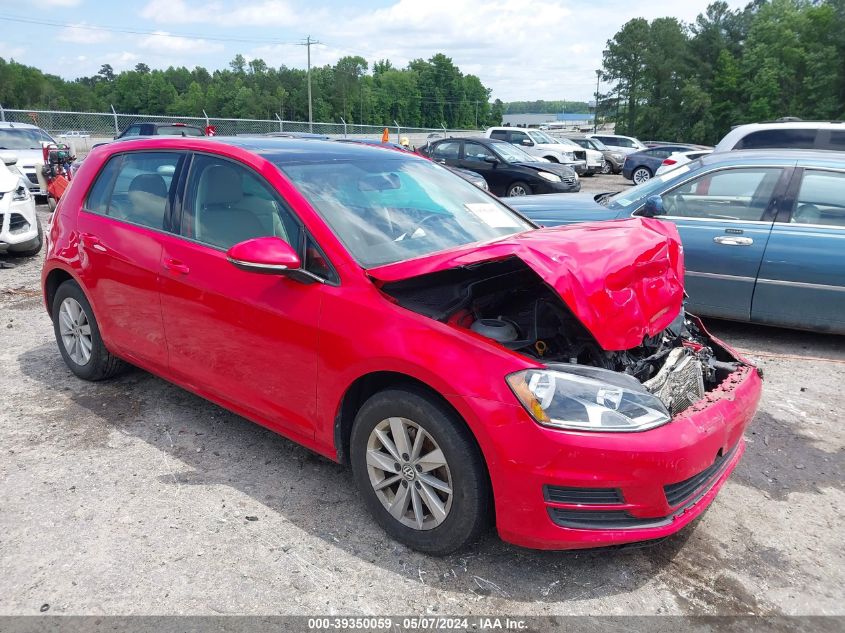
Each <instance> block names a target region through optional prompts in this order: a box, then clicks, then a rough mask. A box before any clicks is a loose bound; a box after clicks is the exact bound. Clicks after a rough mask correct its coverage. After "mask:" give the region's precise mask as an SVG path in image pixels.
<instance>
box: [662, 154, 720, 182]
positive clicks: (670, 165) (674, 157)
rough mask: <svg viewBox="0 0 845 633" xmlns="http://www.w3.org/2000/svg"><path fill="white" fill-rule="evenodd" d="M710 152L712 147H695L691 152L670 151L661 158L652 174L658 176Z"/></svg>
mask: <svg viewBox="0 0 845 633" xmlns="http://www.w3.org/2000/svg"><path fill="white" fill-rule="evenodd" d="M712 153H713V150H712V149H697V150H693V151H691V152H672V153H671V154H669V156H667V157H666V158H664V159H663V162H662V163H660V167H658V168H657V171H656V172H654V175H655V176H660V175H661V174H665V173H666V172H667V171H672V170H673V169H675V168H677V167H680V166H681V165H686V164H687V163H689V162H692V161H694V160H695V159H697V158H701V157H702V156H707V154H712Z"/></svg>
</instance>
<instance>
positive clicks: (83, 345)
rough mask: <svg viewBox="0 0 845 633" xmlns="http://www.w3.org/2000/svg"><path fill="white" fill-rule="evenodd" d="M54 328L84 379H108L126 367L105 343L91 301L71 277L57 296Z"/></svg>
mask: <svg viewBox="0 0 845 633" xmlns="http://www.w3.org/2000/svg"><path fill="white" fill-rule="evenodd" d="M53 331H54V332H55V334H56V343H58V345H59V352H61V355H62V358H63V359H64V361H65V364H66V365H67V366H68V367H69V368H70V370H71V371H72V372H73V373H74V374H76V375H77V376H78V377H79V378H82V379H83V380H91V381H96V380H104V379H105V378H110V377H112V376H114V375H115V374H117V373H118V372H119V371H120V370H121V369H123V367H124V363H123V361H122V360H120V359H119V358H117V357H116V356H114V355H113V354H111V353H110V352H109V351H108V350H107V349H106V346H105V345H104V344H103V339H102V337H101V336H100V328H99V327H98V326H97V319H96V318H95V317H94V311H93V310H92V309H91V304H90V303H89V302H88V298H87V297H86V296H85V293H84V292H82V288H80V287H79V284H78V283H76V282H75V281H73V280H68V281H66V282H64V283H63V284H62V285H61V286H59V288H58V290H56V295H55V297H54V298H53Z"/></svg>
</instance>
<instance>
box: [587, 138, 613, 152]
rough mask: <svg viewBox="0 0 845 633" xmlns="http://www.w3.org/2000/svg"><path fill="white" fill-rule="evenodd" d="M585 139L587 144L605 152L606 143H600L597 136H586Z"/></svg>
mask: <svg viewBox="0 0 845 633" xmlns="http://www.w3.org/2000/svg"><path fill="white" fill-rule="evenodd" d="M586 141H587V145H588V146H590V147H593V148H594V149H597V150H598V151H600V152H606V151H607V149H608V148H607V145H605V144H604V143H602V142H601V141H600V140H598V139H597V138H588V139H586Z"/></svg>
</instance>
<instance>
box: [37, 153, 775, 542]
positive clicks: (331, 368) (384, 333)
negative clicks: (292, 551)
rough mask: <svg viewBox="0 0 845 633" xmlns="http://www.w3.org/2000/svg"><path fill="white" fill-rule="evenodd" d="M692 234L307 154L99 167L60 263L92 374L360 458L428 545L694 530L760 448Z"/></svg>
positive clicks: (80, 192) (394, 528) (71, 317)
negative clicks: (688, 278)
mask: <svg viewBox="0 0 845 633" xmlns="http://www.w3.org/2000/svg"><path fill="white" fill-rule="evenodd" d="M682 279H683V259H682V250H681V245H680V242H679V240H678V236H677V233H676V231H675V228H674V227H673V226H672V225H670V224H664V223H661V222H659V221H656V220H651V219H633V220H624V221H618V222H605V223H601V224H594V225H590V224H584V225H579V226H572V227H566V228H558V229H537V227H535V226H533V225H532V224H531V223H530V222H528V221H527V220H525V219H524V218H522V217H521V216H519V215H517V214H516V213H514V212H513V211H512V210H511V209H509V208H508V207H507V206H505V205H503V204H502V203H501V202H500V201H499V200H497V199H496V198H494V197H492V196H490V195H488V194H486V193H485V192H483V191H481V190H480V189H478V188H477V187H475V186H473V185H471V184H469V183H468V182H466V181H464V180H463V179H461V178H459V177H458V176H455V175H454V174H452V173H450V172H449V171H447V170H446V169H444V168H442V167H441V166H439V165H436V164H433V163H431V162H430V161H428V160H425V159H423V158H419V157H416V156H414V155H411V154H404V153H401V152H394V151H389V150H384V149H380V148H373V147H367V146H363V145H356V144H349V143H337V142H332V141H318V140H300V139H248V138H246V139H245V138H237V139H219V138H218V139H213V140H212V139H192V138H181V139H165V138H160V139H149V140H138V141H127V142H121V143H112V144H110V145H107V146H103V147H100V148H97V149H96V150H94V151H93V152H92V153H91V154H90V155H89V157H88V158H87V159H86V160H85V162H84V163H83V165H82V167H81V168H80V170H79V172H78V173H77V176H76V178H75V179H74V181H73V185H72V186H71V188H70V189H69V190H68V192H67V193H66V194H65V195H64V196H63V198H62V200H61V202H60V204H59V207H58V209H57V210H56V213H55V216H54V221H53V223H52V228H51V230H50V233H49V249H48V254H47V258H46V261H45V263H44V270H43V277H42V281H43V289H44V301H45V304H46V307H47V310H48V311H49V313H50V316H51V317H52V319H53V323H54V325H55V333H56V340H57V342H58V346H59V350H60V352H61V354H62V356H63V358H64V360H65V362H66V363H67V365H68V367H70V369H71V370H72V371H73V372H74V373H75V374H76V375H77V376H79V377H80V378H84V379H87V380H100V379H103V378H107V377H109V376H112V375H114V374H115V373H116V372H117V371H118V370H119V368H120V367H121V366H122V364H123V363H124V362H128V363H131V364H132V365H137V366H138V367H142V368H144V369H146V370H148V371H150V372H153V373H155V374H157V375H159V376H162V377H163V378H165V379H167V380H169V381H172V382H174V383H176V384H178V385H181V386H182V387H184V388H185V389H188V390H190V391H192V392H194V393H197V394H199V395H201V396H203V397H205V398H207V399H209V400H211V401H213V402H216V403H218V404H220V405H221V406H224V407H226V408H228V409H231V410H232V411H235V412H237V413H239V414H240V415H243V416H245V417H247V418H249V419H251V420H254V421H256V422H258V423H259V424H263V425H264V426H266V427H268V428H270V429H272V430H274V431H276V432H278V433H281V434H282V435H285V436H287V437H289V438H291V439H292V440H294V441H296V442H299V443H301V444H303V445H304V446H307V447H309V448H310V449H312V450H314V451H316V452H318V453H320V454H322V455H325V456H326V457H329V458H331V459H334V460H337V461H341V462H347V463H349V464H350V465H351V468H352V473H353V475H354V478H355V481H356V483H357V485H358V487H359V488H360V490H361V494H362V497H363V499H364V501H365V503H366V504H367V506H368V508H369V510H370V511H371V512H372V514H373V516H374V517H375V519H376V521H378V523H379V524H381V526H382V527H383V528H384V529H385V530H386V531H387V532H388V533H389V534H390V535H392V536H393V537H394V538H396V539H397V540H399V541H401V542H403V543H405V544H407V545H408V546H410V547H413V548H415V549H418V550H422V551H425V552H429V553H433V554H443V553H446V552H450V551H453V550H455V549H457V548H460V547H461V546H462V545H464V544H466V543H467V542H469V541H470V540H472V539H473V538H475V537H476V536H478V535H479V533H480V532H481V531H482V530H483V529H484V528H485V527H486V526H487V525H488V524H489V523H490V522H495V525H496V527H497V529H498V532H499V534H500V535H501V537H502V538H503V539H505V540H507V541H510V542H512V543H516V544H519V545H523V546H527V547H535V548H546V549H553V548H579V547H591V546H598V545H609V544H618V543H626V542H631V541H640V540H646V539H654V538H659V537H663V536H666V535H668V534H671V533H673V532H676V531H677V530H679V529H680V528H682V527H683V526H684V525H686V524H688V523H689V522H690V521H692V520H693V519H694V518H695V517H696V516H698V515H699V514H701V512H703V510H704V509H705V508H706V507H707V506H708V505H709V504H710V503H711V501H712V500H713V498H714V496H715V495H716V493H717V491H718V490H719V488H720V487H721V486H722V484H723V483H724V481H725V480H726V478H727V477H728V475H729V474H730V473H731V471H732V470H733V469H734V467H735V466H736V464H737V462H738V460H739V459H740V456H741V455H742V452H743V446H744V445H743V439H742V435H743V431H744V429H745V427H746V426H747V425H748V423H749V421H750V420H751V418H752V416H753V415H754V411H755V408H756V406H757V402H758V399H759V396H760V389H761V381H760V377H759V376H758V372H757V370H756V369H755V368H754V367H753V366H751V365H750V364H749V363H748V362H747V361H745V360H744V359H742V358H741V357H739V356H738V355H737V354H736V353H735V352H733V351H732V350H731V349H730V348H728V347H727V346H726V345H724V344H723V343H721V342H720V341H718V340H716V339H714V338H713V337H712V336H710V335H709V334H708V333H707V332H706V331H705V329H704V328H703V327H702V325H701V323H700V322H699V321H698V320H697V319H695V318H694V317H691V316H685V315H684V312H683V307H682V299H683V288H682V286H681V280H682Z"/></svg>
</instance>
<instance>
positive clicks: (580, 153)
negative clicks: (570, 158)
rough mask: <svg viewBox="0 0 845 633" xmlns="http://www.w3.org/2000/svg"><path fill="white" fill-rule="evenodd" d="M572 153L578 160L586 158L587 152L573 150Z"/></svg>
mask: <svg viewBox="0 0 845 633" xmlns="http://www.w3.org/2000/svg"><path fill="white" fill-rule="evenodd" d="M573 154H575V158H577V159H578V160H587V152H585V151H584V150H575V151H574V152H573Z"/></svg>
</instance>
